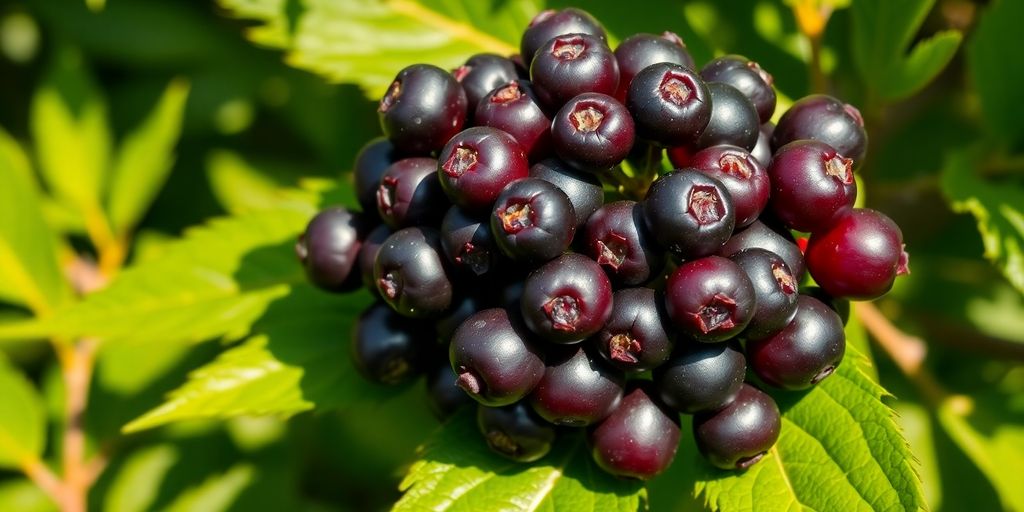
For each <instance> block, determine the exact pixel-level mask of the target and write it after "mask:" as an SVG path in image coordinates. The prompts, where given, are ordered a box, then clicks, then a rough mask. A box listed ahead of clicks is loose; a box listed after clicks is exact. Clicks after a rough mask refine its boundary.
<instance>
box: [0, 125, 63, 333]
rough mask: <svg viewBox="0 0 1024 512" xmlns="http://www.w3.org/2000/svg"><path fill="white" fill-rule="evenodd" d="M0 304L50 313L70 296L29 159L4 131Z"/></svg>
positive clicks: (0, 142)
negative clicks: (22, 305) (5, 303)
mask: <svg viewBox="0 0 1024 512" xmlns="http://www.w3.org/2000/svg"><path fill="white" fill-rule="evenodd" d="M0 183H2V184H3V185H2V186H0V299H2V300H4V301H8V302H13V303H17V304H24V305H26V306H28V307H29V308H30V309H32V310H33V311H35V312H36V313H37V314H38V313H46V312H49V311H51V310H52V309H53V308H55V307H56V306H59V305H60V304H61V303H62V302H63V301H64V299H65V298H67V297H68V295H69V294H68V291H69V290H68V288H67V283H66V282H65V281H64V278H63V276H62V275H61V271H60V266H59V265H58V262H57V247H56V244H55V243H54V235H53V234H52V233H51V232H50V229H49V227H48V226H47V225H46V221H45V220H44V219H43V213H42V208H41V206H40V202H39V191H38V188H37V185H36V183H35V182H34V181H33V180H32V171H31V168H30V167H29V164H28V159H27V158H26V157H25V154H24V153H23V152H22V151H21V149H20V147H19V146H18V145H17V143H16V142H14V140H13V139H11V137H10V136H9V135H8V134H7V132H5V131H3V129H0Z"/></svg>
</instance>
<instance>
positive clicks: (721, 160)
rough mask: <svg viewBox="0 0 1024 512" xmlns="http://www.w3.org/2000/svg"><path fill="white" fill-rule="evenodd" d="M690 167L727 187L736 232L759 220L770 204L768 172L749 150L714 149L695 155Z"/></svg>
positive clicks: (719, 147) (733, 147)
mask: <svg viewBox="0 0 1024 512" xmlns="http://www.w3.org/2000/svg"><path fill="white" fill-rule="evenodd" d="M690 165H691V166H693V168H694V169H697V170H699V171H701V172H703V173H704V174H707V175H708V176H712V177H714V178H717V179H718V180H719V181H721V182H722V184H723V185H725V188H726V189H727V190H728V191H729V195H731V196H732V202H733V206H734V207H735V208H736V228H742V227H744V226H747V225H749V224H750V223H752V222H754V221H755V220H757V216H758V215H761V212H762V211H763V210H764V207H765V206H766V205H767V204H768V195H769V193H770V192H771V188H772V184H771V181H770V180H769V179H768V172H767V171H766V170H765V168H764V166H763V165H761V163H760V162H758V161H757V159H756V158H754V157H753V156H751V155H750V153H749V152H748V151H747V150H745V149H743V148H741V147H737V146H728V145H722V146H711V147H709V148H706V149H702V150H700V151H698V152H697V154H695V155H693V159H692V160H691V162H690Z"/></svg>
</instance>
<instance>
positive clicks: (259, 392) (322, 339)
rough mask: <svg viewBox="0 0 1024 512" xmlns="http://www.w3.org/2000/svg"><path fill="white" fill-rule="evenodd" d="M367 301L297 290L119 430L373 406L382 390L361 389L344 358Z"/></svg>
mask: <svg viewBox="0 0 1024 512" xmlns="http://www.w3.org/2000/svg"><path fill="white" fill-rule="evenodd" d="M367 304H368V300H367V298H366V296H365V294H359V295H354V296H347V297H337V296H332V295H328V294H326V293H324V292H321V291H319V290H316V289H313V288H312V287H311V286H308V285H307V286H297V287H295V288H294V289H293V291H292V293H291V294H290V295H289V296H288V297H286V298H283V299H281V300H279V301H277V302H275V303H274V304H272V305H271V306H270V309H268V311H267V312H266V314H265V315H264V316H263V318H262V319H261V320H260V322H259V323H258V324H257V325H256V326H254V328H253V330H254V331H256V332H258V333H261V334H259V335H257V336H254V337H252V338H250V339H248V340H246V342H245V343H242V344H241V345H238V346H237V347H234V348H231V349H229V350H227V351H226V352H224V353H223V354H221V356H220V357H218V358H217V359H216V360H215V361H213V362H211V363H210V364H208V365H206V366H204V367H202V368H200V369H198V370H196V371H195V372H193V373H192V374H191V375H190V376H189V380H188V382H187V383H185V385H183V386H182V387H180V388H179V389H177V390H175V391H173V392H172V393H171V394H170V396H169V397H168V400H167V401H166V402H164V403H163V404H162V405H160V406H159V407H157V408H155V409H153V410H151V411H149V412H147V413H146V414H145V415H143V416H142V417H140V418H138V419H136V420H135V421H132V422H131V423H129V424H128V425H126V426H125V427H124V430H125V431H128V432H133V431H138V430H143V429H147V428H152V427H157V426H160V425H164V424H167V423H171V422H176V421H183V420H193V419H209V418H220V419H224V418H231V417H236V416H245V415H277V416H282V417H287V416H291V415H293V414H296V413H299V412H302V411H306V410H309V409H312V408H313V407H314V406H315V407H316V408H317V409H318V410H325V409H328V408H331V407H338V406H341V405H351V404H352V403H355V402H357V401H362V400H374V399H377V398H379V397H380V396H382V395H383V392H384V391H386V390H385V389H383V388H378V387H376V386H372V385H370V384H368V383H365V382H363V381H362V380H361V379H360V377H359V375H358V373H357V372H355V370H354V367H353V365H352V362H351V359H350V356H349V344H348V333H349V332H351V329H352V322H353V321H354V319H355V317H356V316H357V315H358V313H359V311H360V310H362V309H363V308H364V307H365V306H366V305H367Z"/></svg>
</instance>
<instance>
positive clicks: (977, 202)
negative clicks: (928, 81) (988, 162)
mask: <svg viewBox="0 0 1024 512" xmlns="http://www.w3.org/2000/svg"><path fill="white" fill-rule="evenodd" d="M983 161H984V159H983V158H982V155H981V152H980V151H978V150H977V149H975V150H958V151H953V152H950V153H949V154H948V156H947V158H946V164H945V166H944V167H943V169H942V191H943V193H944V194H945V195H946V198H947V199H948V200H949V203H950V206H952V208H953V210H954V211H957V212H961V213H970V214H971V215H973V216H974V218H975V220H977V222H978V231H979V232H980V233H981V241H982V243H983V244H984V247H985V258H986V259H988V260H989V261H991V262H992V263H993V264H995V265H996V266H997V267H998V268H999V270H1001V271H1002V273H1003V275H1005V276H1006V279H1007V280H1009V281H1010V284H1012V285H1013V286H1014V288H1016V289H1017V290H1018V291H1020V292H1021V293H1024V212H1022V209H1024V190H1022V189H1020V188H1019V187H1014V186H1013V185H1012V184H1011V185H1006V184H999V185H997V184H993V183H988V182H986V181H985V180H983V179H981V178H980V177H978V176H977V175H976V174H975V164H976V163H977V162H983Z"/></svg>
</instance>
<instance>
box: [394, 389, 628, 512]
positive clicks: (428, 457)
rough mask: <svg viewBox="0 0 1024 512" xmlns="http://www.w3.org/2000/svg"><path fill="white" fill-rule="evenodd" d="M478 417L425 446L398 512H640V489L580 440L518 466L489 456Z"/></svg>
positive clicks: (458, 421)
mask: <svg viewBox="0 0 1024 512" xmlns="http://www.w3.org/2000/svg"><path fill="white" fill-rule="evenodd" d="M473 410H474V409H473V408H469V409H468V410H464V411H462V413H460V414H458V415H456V416H455V417H453V418H452V419H451V420H449V421H448V422H447V423H446V424H445V425H444V426H443V427H442V428H441V429H440V430H438V431H437V432H435V434H434V435H433V436H432V437H431V438H430V440H429V441H427V443H426V445H425V447H424V448H423V450H422V454H421V457H420V460H418V461H417V462H416V463H414V464H413V466H412V468H410V470H409V474H408V475H407V476H406V477H405V480H403V481H402V484H401V489H402V490H403V491H404V492H405V495H404V496H402V499H401V500H400V501H399V502H398V503H397V504H396V505H395V508H394V510H395V511H399V512H400V511H405V510H435V511H449V510H451V511H454V510H466V511H470V510H522V511H534V510H569V509H571V510H594V511H611V510H616V511H622V512H626V511H629V512H632V511H635V510H637V509H638V508H640V506H641V503H642V502H643V500H644V491H643V486H642V484H640V483H639V482H637V481H625V480H619V479H616V478H614V477H612V476H611V475H609V474H607V473H605V472H604V471H603V470H601V469H599V468H598V467H597V466H595V465H594V463H593V462H592V460H591V458H590V453H589V451H588V450H587V448H586V443H585V442H584V441H583V439H582V437H581V433H580V432H567V433H566V434H567V435H565V436H564V437H563V438H562V439H560V440H559V442H558V443H556V446H555V448H554V449H553V450H552V452H551V453H549V454H548V455H547V456H545V457H544V458H543V459H541V460H540V461H538V462H536V463H533V464H529V465H525V464H519V463H516V462H511V461H509V460H507V459H504V458H502V457H500V456H498V455H496V454H494V453H493V452H491V451H490V449H489V448H487V445H486V444H485V443H484V441H483V438H482V437H481V436H480V433H479V431H478V430H477V427H476V421H475V419H474V416H475V415H474V413H473Z"/></svg>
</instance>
